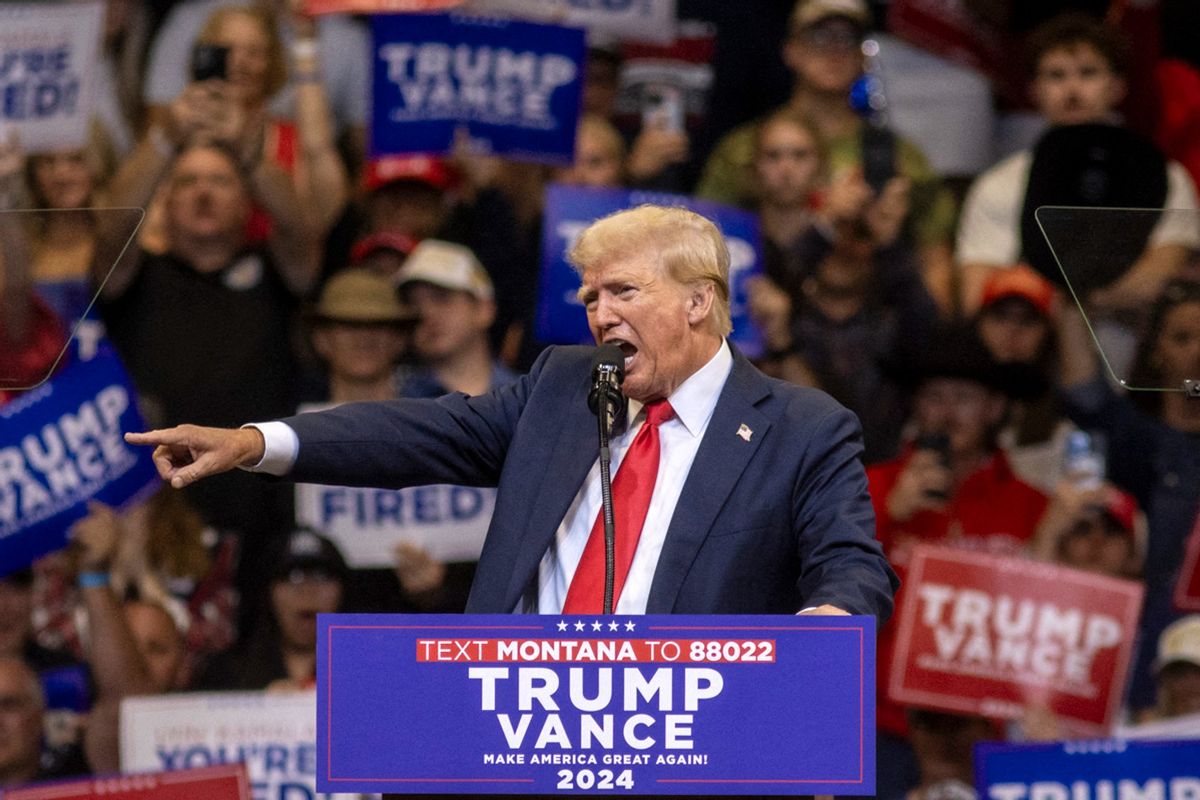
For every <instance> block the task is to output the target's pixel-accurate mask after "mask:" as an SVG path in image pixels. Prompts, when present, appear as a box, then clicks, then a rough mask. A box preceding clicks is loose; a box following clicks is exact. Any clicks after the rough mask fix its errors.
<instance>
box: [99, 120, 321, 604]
mask: <svg viewBox="0 0 1200 800" xmlns="http://www.w3.org/2000/svg"><path fill="white" fill-rule="evenodd" d="M160 155H162V158H161V163H159V164H158V165H157V170H153V169H152V170H148V171H147V172H146V174H140V175H126V174H123V173H118V176H117V177H116V178H114V185H116V186H118V187H120V188H121V191H119V192H118V193H117V200H119V202H121V203H122V204H124V205H127V206H133V207H146V206H148V205H149V204H150V202H151V200H152V199H153V198H154V196H155V193H156V192H157V191H158V190H159V185H160V183H162V184H163V186H164V187H165V191H164V192H163V204H162V205H163V209H164V211H165V217H166V219H165V222H166V239H167V240H166V252H164V253H151V252H148V251H146V250H142V249H137V250H134V249H132V248H131V250H130V251H129V252H125V253H124V255H121V256H120V257H119V258H118V254H120V253H121V248H122V247H124V244H125V242H124V237H123V236H122V235H120V234H121V232H116V235H115V236H114V235H113V232H109V231H107V230H105V229H104V227H103V226H102V227H101V231H100V241H99V242H98V244H97V257H96V263H97V267H98V271H99V270H102V269H103V268H104V265H106V264H115V266H113V267H112V270H111V273H110V274H107V275H99V274H98V276H97V277H98V279H99V278H103V279H104V282H103V285H102V287H101V295H100V296H101V300H102V302H103V311H104V319H105V323H106V325H107V326H108V330H109V332H110V333H111V335H112V338H113V340H114V342H115V343H116V345H117V348H118V350H119V351H120V353H121V355H122V357H123V358H124V359H125V361H126V363H127V365H128V366H129V370H130V373H131V374H132V375H133V379H134V382H135V384H136V385H137V387H138V390H139V393H140V401H141V403H142V407H143V412H144V413H146V414H148V415H149V416H150V417H151V418H158V419H161V420H162V421H164V422H171V421H182V420H185V419H206V420H209V421H210V422H211V423H212V424H233V423H235V422H240V421H242V420H245V419H247V418H248V417H255V416H258V415H261V414H264V413H266V414H270V413H283V412H287V411H290V410H291V409H292V408H294V407H295V406H294V399H293V398H292V396H291V395H292V391H293V388H294V386H295V381H294V380H293V369H292V357H291V348H290V340H289V326H290V324H291V319H292V314H293V310H294V305H295V303H296V300H297V298H299V297H300V296H302V295H303V294H304V293H305V292H307V291H308V289H309V287H310V285H311V283H312V281H313V279H314V278H315V276H316V272H317V268H318V266H319V265H318V258H317V255H318V250H317V248H316V246H315V243H314V241H313V234H312V232H311V230H310V229H309V227H308V226H306V225H305V224H304V215H303V213H302V210H301V207H300V203H299V200H298V199H297V197H296V193H295V189H294V188H293V185H292V182H291V179H290V178H289V176H288V175H287V174H286V173H284V172H283V171H282V170H280V169H279V167H278V166H275V165H272V164H269V163H267V161H265V160H262V159H259V160H257V161H253V162H247V161H246V160H245V159H244V158H242V157H239V156H238V155H237V154H236V152H235V151H234V150H232V149H231V148H230V147H227V146H225V145H223V144H221V143H218V142H204V143H195V144H190V145H185V146H184V147H183V148H182V149H180V150H179V151H178V152H177V153H169V154H168V153H163V154H160ZM256 210H257V211H258V212H263V213H265V214H266V215H267V216H269V217H270V220H271V225H270V234H269V235H268V237H267V239H266V241H265V242H263V243H261V244H251V243H250V242H249V240H248V234H247V231H248V226H249V223H250V220H251V216H252V214H253V213H254V212H255V211H256ZM260 215H261V214H260ZM213 379H218V380H221V381H222V385H225V386H228V387H229V389H230V390H229V391H224V392H197V391H196V387H197V386H201V385H210V382H211V381H212V380H213ZM273 410H274V411H273ZM289 499H290V498H289V494H288V493H287V491H286V490H284V489H282V487H278V486H269V485H267V484H259V485H254V484H252V483H250V482H242V483H238V482H236V481H219V482H214V483H213V484H212V485H210V486H206V487H200V489H199V491H197V492H193V493H190V496H189V500H190V501H192V503H193V504H194V505H195V506H196V507H197V509H198V510H199V511H200V512H201V513H202V514H203V516H204V517H205V519H206V521H208V522H209V523H211V524H213V525H214V526H216V527H218V528H225V529H231V530H236V531H239V532H242V533H244V534H246V537H245V539H244V541H243V545H244V546H243V563H247V562H250V563H252V562H254V561H256V560H257V557H258V556H259V555H260V552H259V547H258V543H260V542H263V541H264V540H265V539H266V538H267V537H269V536H270V535H271V533H272V532H274V531H278V530H283V529H285V527H284V526H285V525H286V524H287V520H288V519H289V517H290V508H289V506H288V503H289ZM238 583H239V588H240V589H242V592H243V597H244V598H245V599H246V600H247V602H246V604H245V609H244V610H245V611H246V613H247V614H248V613H250V611H251V609H252V608H253V605H254V602H255V598H256V595H257V581H255V580H253V579H252V576H248V575H240V576H239V581H238Z"/></svg>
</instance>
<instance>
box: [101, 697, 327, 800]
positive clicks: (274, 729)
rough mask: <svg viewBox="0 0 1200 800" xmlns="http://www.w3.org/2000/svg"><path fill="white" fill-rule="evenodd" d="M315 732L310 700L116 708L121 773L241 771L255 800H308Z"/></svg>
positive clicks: (152, 701) (148, 703)
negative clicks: (245, 773)
mask: <svg viewBox="0 0 1200 800" xmlns="http://www.w3.org/2000/svg"><path fill="white" fill-rule="evenodd" d="M315 724H316V699H315V698H314V697H313V693H312V692H283V693H266V692H220V693H200V694H171V695H161V696H158V697H131V698H127V699H125V700H123V701H122V702H121V727H120V731H121V771H122V772H162V771H164V770H165V771H175V770H193V769H197V768H201V767H213V766H222V765H229V764H238V763H244V764H245V765H246V768H247V770H248V772H249V775H250V788H251V790H252V792H253V796H254V800H314V798H316V797H317V796H318V795H317V791H316V787H315V785H314V784H315V782H316V768H317V757H316V730H315V729H314V726H315ZM191 796H192V797H197V796H203V795H191Z"/></svg>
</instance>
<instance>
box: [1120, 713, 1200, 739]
mask: <svg viewBox="0 0 1200 800" xmlns="http://www.w3.org/2000/svg"><path fill="white" fill-rule="evenodd" d="M1114 736H1115V737H1116V738H1118V739H1200V714H1187V715H1186V716H1182V717H1173V718H1171V719H1160V720H1155V721H1154V722H1146V723H1143V724H1141V725H1122V726H1119V727H1118V728H1117V730H1116V733H1115V734H1114Z"/></svg>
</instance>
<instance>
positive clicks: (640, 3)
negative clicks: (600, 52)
mask: <svg viewBox="0 0 1200 800" xmlns="http://www.w3.org/2000/svg"><path fill="white" fill-rule="evenodd" d="M459 10H461V11H463V12H466V13H470V14H481V15H484V16H497V17H518V18H521V19H528V20H533V21H535V22H553V23H556V24H559V25H571V26H573V27H577V28H587V29H588V30H589V31H592V32H596V33H604V34H608V35H609V36H615V37H617V38H620V39H628V40H631V41H638V42H657V43H659V44H670V43H671V42H673V41H674V40H675V26H676V20H675V0H468V2H467V3H466V4H465V5H463V6H462V7H461V8H460V9H459Z"/></svg>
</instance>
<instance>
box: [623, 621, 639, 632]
mask: <svg viewBox="0 0 1200 800" xmlns="http://www.w3.org/2000/svg"><path fill="white" fill-rule="evenodd" d="M636 627H637V625H634V624H633V620H629V622H626V623H625V630H627V631H631V630H633V629H634V628H636Z"/></svg>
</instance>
